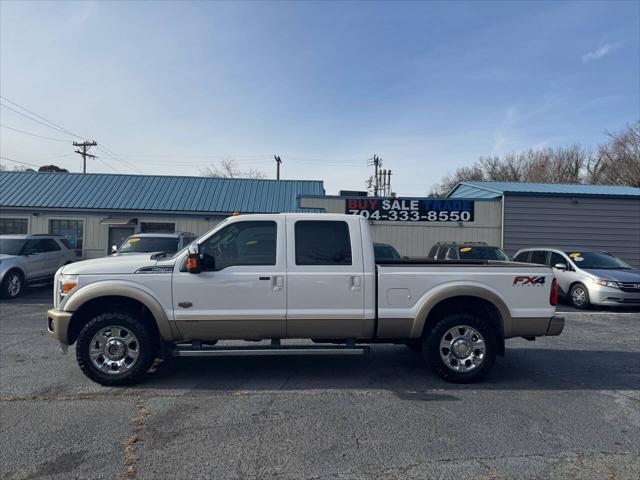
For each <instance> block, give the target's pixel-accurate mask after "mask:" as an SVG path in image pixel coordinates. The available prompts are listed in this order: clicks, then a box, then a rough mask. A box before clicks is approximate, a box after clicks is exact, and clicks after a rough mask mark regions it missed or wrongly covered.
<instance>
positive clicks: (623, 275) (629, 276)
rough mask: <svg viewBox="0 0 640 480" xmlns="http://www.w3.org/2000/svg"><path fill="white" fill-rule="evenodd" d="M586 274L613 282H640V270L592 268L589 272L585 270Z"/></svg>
mask: <svg viewBox="0 0 640 480" xmlns="http://www.w3.org/2000/svg"><path fill="white" fill-rule="evenodd" d="M585 272H587V273H590V274H591V275H593V276H594V277H598V278H601V279H603V280H611V281H613V282H640V271H638V270H618V269H612V270H607V269H600V268H590V269H588V270H587V269H585Z"/></svg>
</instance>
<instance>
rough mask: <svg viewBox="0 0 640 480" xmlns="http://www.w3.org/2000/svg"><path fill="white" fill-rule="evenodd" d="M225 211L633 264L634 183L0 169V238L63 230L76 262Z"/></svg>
mask: <svg viewBox="0 0 640 480" xmlns="http://www.w3.org/2000/svg"><path fill="white" fill-rule="evenodd" d="M234 212H240V213H279V212H312V213H313V212H330V213H348V214H357V215H363V216H365V217H366V218H367V219H369V223H370V225H371V227H372V231H373V237H374V240H375V241H377V242H381V243H387V244H391V245H393V246H394V247H395V248H396V249H397V250H398V251H399V252H400V253H401V254H402V255H406V256H425V255H426V254H427V253H428V251H429V249H430V248H431V247H432V246H433V245H434V244H435V243H436V242H439V241H447V242H450V241H455V242H486V243H488V244H490V245H498V246H502V247H503V248H504V249H505V250H506V251H507V253H510V254H513V253H515V251H516V250H518V249H519V248H524V247H534V246H556V247H561V248H576V247H579V248H582V249H587V248H589V249H602V250H606V251H609V252H611V253H613V254H615V255H617V256H619V257H620V258H622V259H623V260H625V261H626V262H627V263H629V264H631V265H633V266H635V267H638V268H640V188H632V187H616V186H598V185H560V184H557V185H556V184H524V183H500V182H462V183H460V184H458V185H456V186H455V187H454V188H453V189H452V190H451V192H449V194H448V195H447V197H446V198H427V197H422V198H415V197H398V198H382V197H370V196H366V193H364V192H341V194H340V195H326V194H325V189H324V185H323V182H322V181H319V180H252V179H225V178H208V177H175V176H153V175H112V174H78V173H36V172H1V173H0V234H6V233H54V234H62V235H65V236H66V237H67V238H69V240H70V241H71V243H73V245H74V246H75V247H76V249H77V251H78V253H79V254H80V255H81V256H83V257H84V258H93V257H99V256H103V255H106V254H107V253H108V251H109V246H110V245H113V244H118V243H119V242H120V241H121V240H122V239H123V238H126V236H128V235H131V234H134V233H140V232H183V231H186V232H193V233H195V234H196V235H200V234H202V233H204V232H206V231H207V230H209V229H210V228H211V227H213V226H214V225H216V224H217V223H219V222H220V221H221V220H223V219H224V218H225V217H227V216H229V215H231V214H232V213H234Z"/></svg>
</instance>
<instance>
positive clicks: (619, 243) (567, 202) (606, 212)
mask: <svg viewBox="0 0 640 480" xmlns="http://www.w3.org/2000/svg"><path fill="white" fill-rule="evenodd" d="M576 202H577V203H576ZM504 245H505V250H506V251H507V253H510V254H514V253H515V252H516V251H517V250H518V249H520V248H526V247H543V246H544V247H560V248H584V249H587V248H589V249H599V250H606V251H608V252H610V253H612V254H614V255H616V256H618V257H620V258H622V259H623V260H624V261H626V262H627V263H629V264H630V265H632V266H634V267H636V268H640V198H637V199H636V198H628V199H627V198H590V197H580V198H575V199H572V198H570V197H560V196H557V197H553V196H545V197H541V196H521V195H506V196H505V211H504Z"/></svg>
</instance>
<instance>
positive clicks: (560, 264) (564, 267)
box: [553, 263, 567, 270]
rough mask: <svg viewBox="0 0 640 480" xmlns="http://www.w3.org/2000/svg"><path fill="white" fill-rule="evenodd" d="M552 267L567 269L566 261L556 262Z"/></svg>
mask: <svg viewBox="0 0 640 480" xmlns="http://www.w3.org/2000/svg"><path fill="white" fill-rule="evenodd" d="M553 268H557V269H558V270H567V264H566V263H556V264H555V265H554V266H553Z"/></svg>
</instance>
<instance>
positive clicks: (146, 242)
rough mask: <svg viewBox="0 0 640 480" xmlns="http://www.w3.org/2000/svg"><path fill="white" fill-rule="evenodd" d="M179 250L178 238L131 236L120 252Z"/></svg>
mask: <svg viewBox="0 0 640 480" xmlns="http://www.w3.org/2000/svg"><path fill="white" fill-rule="evenodd" d="M176 250H178V239H177V238H167V237H135V236H134V237H129V238H127V240H126V242H124V243H123V244H122V246H121V247H120V249H119V250H118V253H134V252H145V253H150V252H175V251H176Z"/></svg>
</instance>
